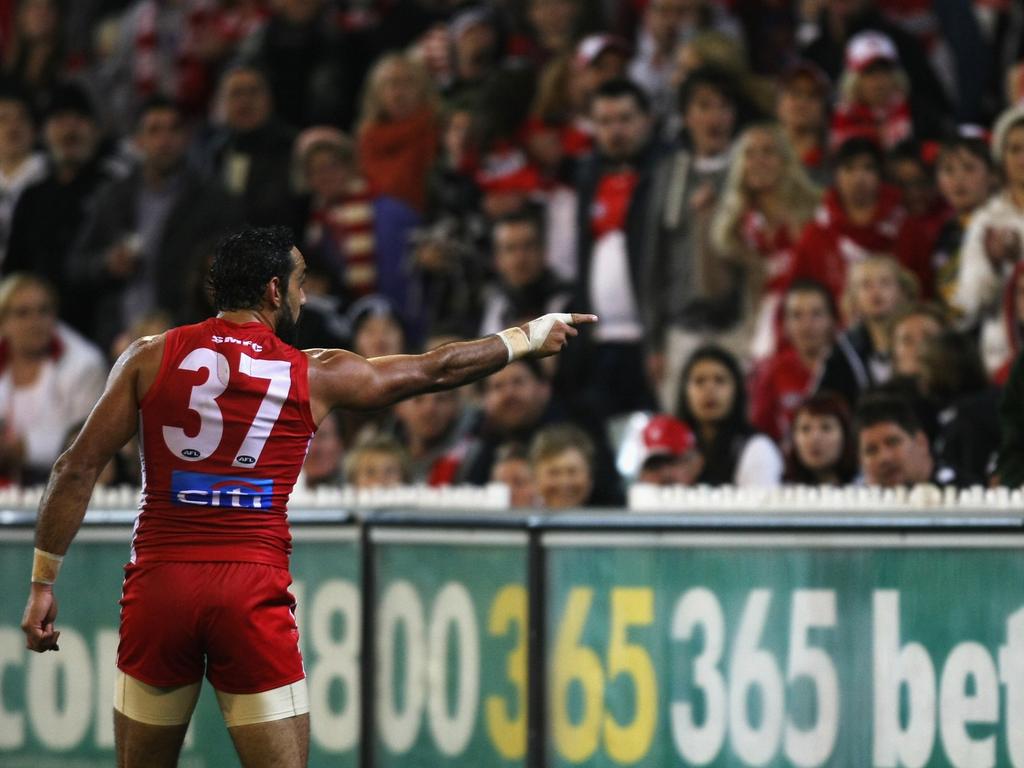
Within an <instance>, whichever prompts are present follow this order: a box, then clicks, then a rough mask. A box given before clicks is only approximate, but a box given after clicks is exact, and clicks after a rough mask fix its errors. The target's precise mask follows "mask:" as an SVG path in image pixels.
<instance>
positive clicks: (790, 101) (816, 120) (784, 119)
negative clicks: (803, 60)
mask: <svg viewBox="0 0 1024 768" xmlns="http://www.w3.org/2000/svg"><path fill="white" fill-rule="evenodd" d="M775 116H776V117H777V118H778V120H779V122H780V123H781V124H782V126H783V128H785V129H786V130H787V131H788V132H789V133H809V132H812V131H813V132H818V131H821V130H822V127H823V126H824V125H825V100H824V99H823V98H822V95H821V90H820V86H819V85H818V83H817V82H816V81H815V79H814V78H813V77H812V76H811V75H801V76H799V77H794V78H793V79H792V80H790V81H789V82H788V83H787V84H786V85H785V86H783V88H782V90H781V91H780V92H779V101H778V104H777V105H776V107H775Z"/></svg>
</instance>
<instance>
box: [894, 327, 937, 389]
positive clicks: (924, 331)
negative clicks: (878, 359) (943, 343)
mask: <svg viewBox="0 0 1024 768" xmlns="http://www.w3.org/2000/svg"><path fill="white" fill-rule="evenodd" d="M941 333H942V326H941V325H940V324H939V322H938V320H936V319H935V318H934V317H932V316H931V315H910V316H908V317H905V318H903V319H902V320H900V321H899V322H898V323H897V324H896V326H895V327H894V328H893V329H892V363H893V369H894V371H895V373H896V375H897V376H909V377H916V376H920V375H921V373H922V367H921V356H922V354H923V353H924V350H925V347H926V346H927V344H928V342H929V341H931V340H932V339H935V338H938V336H939V334H941Z"/></svg>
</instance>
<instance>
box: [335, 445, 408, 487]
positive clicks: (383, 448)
mask: <svg viewBox="0 0 1024 768" xmlns="http://www.w3.org/2000/svg"><path fill="white" fill-rule="evenodd" d="M409 480H410V473H409V456H408V454H407V453H406V451H405V448H403V447H402V444H401V443H399V442H398V441H397V440H395V438H393V437H390V436H387V435H375V436H373V437H369V438H364V439H362V440H360V441H359V442H358V443H356V445H355V447H354V448H353V449H352V450H351V451H349V453H348V455H347V456H345V482H346V483H348V484H349V485H351V486H352V487H353V488H357V489H365V488H394V487H396V486H399V485H402V484H404V483H408V482H409Z"/></svg>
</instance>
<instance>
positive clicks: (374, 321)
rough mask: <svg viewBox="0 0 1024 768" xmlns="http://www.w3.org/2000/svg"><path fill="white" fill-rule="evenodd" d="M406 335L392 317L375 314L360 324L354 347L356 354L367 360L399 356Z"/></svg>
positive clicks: (353, 342) (353, 343)
mask: <svg viewBox="0 0 1024 768" xmlns="http://www.w3.org/2000/svg"><path fill="white" fill-rule="evenodd" d="M403 343H404V334H403V333H402V326H401V325H399V323H398V320H396V319H395V318H394V317H393V316H392V315H389V314H387V313H381V314H375V315H371V316H370V317H368V318H366V319H365V320H363V321H362V322H361V323H360V324H359V330H357V331H356V335H355V338H354V339H353V341H352V347H353V349H354V350H355V352H356V354H358V355H362V356H363V357H365V358H371V357H384V356H385V355H398V354H401V352H402V345H403Z"/></svg>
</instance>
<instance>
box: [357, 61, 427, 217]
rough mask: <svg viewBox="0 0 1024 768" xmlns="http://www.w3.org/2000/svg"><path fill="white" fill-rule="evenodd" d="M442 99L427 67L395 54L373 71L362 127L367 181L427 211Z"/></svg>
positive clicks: (362, 160)
mask: <svg viewBox="0 0 1024 768" xmlns="http://www.w3.org/2000/svg"><path fill="white" fill-rule="evenodd" d="M436 105H437V94H436V92H435V90H434V85H433V83H432V82H431V80H430V76H429V74H428V73H427V71H426V70H425V69H423V68H422V67H421V66H419V65H418V64H416V63H415V62H413V61H412V60H411V59H409V58H408V57H406V56H404V55H403V54H400V53H395V54H389V55H387V56H383V57H382V58H381V59H380V60H379V61H378V62H377V64H376V65H375V66H374V68H373V70H372V71H371V72H370V75H369V78H368V80H367V87H366V98H365V100H364V102H363V110H362V115H361V116H360V121H359V128H358V136H359V164H360V167H361V168H362V169H363V173H364V174H365V175H366V179H367V181H369V182H370V185H371V186H372V187H373V188H374V189H375V190H376V191H377V192H378V193H380V194H382V195H388V196H390V197H395V198H398V199H399V200H403V201H405V202H406V203H408V204H409V205H411V206H412V207H413V208H414V209H416V210H417V211H421V212H422V211H423V210H424V208H425V207H426V199H427V176H428V175H429V173H430V169H431V167H432V166H433V164H434V157H435V155H436V154H437V148H438V138H439V123H438V115H437V106H436Z"/></svg>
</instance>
